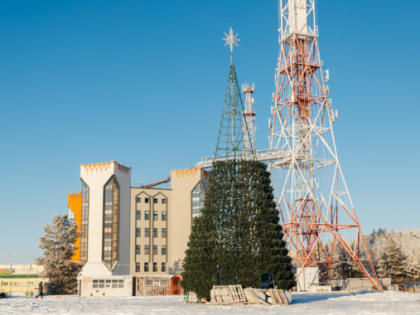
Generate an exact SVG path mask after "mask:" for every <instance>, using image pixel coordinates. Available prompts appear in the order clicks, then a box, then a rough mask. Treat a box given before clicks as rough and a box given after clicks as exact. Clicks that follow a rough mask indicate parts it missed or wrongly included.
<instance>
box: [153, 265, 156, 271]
mask: <svg viewBox="0 0 420 315" xmlns="http://www.w3.org/2000/svg"><path fill="white" fill-rule="evenodd" d="M153 272H157V263H153Z"/></svg>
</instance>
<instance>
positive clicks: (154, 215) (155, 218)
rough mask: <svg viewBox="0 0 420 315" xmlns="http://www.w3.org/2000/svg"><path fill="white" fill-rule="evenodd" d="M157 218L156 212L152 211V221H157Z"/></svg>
mask: <svg viewBox="0 0 420 315" xmlns="http://www.w3.org/2000/svg"><path fill="white" fill-rule="evenodd" d="M157 219H158V213H157V211H153V221H157Z"/></svg>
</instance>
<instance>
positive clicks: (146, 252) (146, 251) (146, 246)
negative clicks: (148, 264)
mask: <svg viewBox="0 0 420 315" xmlns="http://www.w3.org/2000/svg"><path fill="white" fill-rule="evenodd" d="M144 254H145V255H150V246H149V245H144Z"/></svg>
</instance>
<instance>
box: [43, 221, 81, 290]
mask: <svg viewBox="0 0 420 315" xmlns="http://www.w3.org/2000/svg"><path fill="white" fill-rule="evenodd" d="M76 229H77V224H76V223H74V222H72V221H70V220H69V218H68V217H67V215H57V216H55V217H54V218H53V219H52V224H47V225H45V227H44V232H45V235H44V236H41V237H40V244H39V248H41V249H42V251H43V252H42V254H43V256H42V257H41V258H38V259H37V263H38V264H40V265H42V266H43V267H44V272H43V276H44V277H46V278H48V280H49V283H48V286H47V288H48V293H51V294H74V293H76V289H77V274H78V272H79V271H80V268H81V265H79V264H78V263H75V262H73V261H71V258H72V256H73V250H74V249H76V248H75V246H74V242H75V240H76V238H77V237H78V236H79V235H78V233H77V232H76Z"/></svg>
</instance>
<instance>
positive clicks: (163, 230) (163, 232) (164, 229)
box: [161, 228, 166, 238]
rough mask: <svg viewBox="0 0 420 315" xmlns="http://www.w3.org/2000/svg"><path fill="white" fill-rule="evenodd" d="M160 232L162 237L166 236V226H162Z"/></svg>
mask: <svg viewBox="0 0 420 315" xmlns="http://www.w3.org/2000/svg"><path fill="white" fill-rule="evenodd" d="M161 233H162V238H166V228H163V229H162V230H161Z"/></svg>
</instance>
